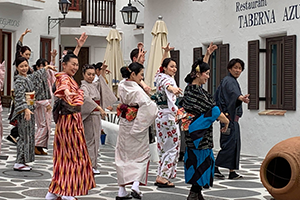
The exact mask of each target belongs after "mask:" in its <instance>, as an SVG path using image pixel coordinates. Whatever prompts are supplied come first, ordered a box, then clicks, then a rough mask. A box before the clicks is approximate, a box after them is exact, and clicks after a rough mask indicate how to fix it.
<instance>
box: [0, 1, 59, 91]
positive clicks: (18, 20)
mask: <svg viewBox="0 0 300 200" xmlns="http://www.w3.org/2000/svg"><path fill="white" fill-rule="evenodd" d="M19 3H20V4H19V5H17V4H9V3H7V4H4V5H3V4H0V18H1V20H0V28H1V29H3V31H5V32H11V33H12V50H11V55H12V58H11V59H12V62H13V61H14V59H15V51H16V49H15V46H16V43H17V41H18V39H19V37H20V36H21V34H22V33H23V32H24V31H25V30H26V28H29V29H31V31H32V32H31V33H28V34H27V35H26V36H25V37H24V40H23V44H24V45H27V46H29V47H30V48H31V50H32V54H31V57H30V60H29V63H30V65H33V64H35V62H36V60H37V59H39V58H40V38H49V39H52V49H53V48H55V49H58V43H59V37H58V35H59V33H58V26H57V27H55V28H53V29H51V32H50V34H49V35H48V16H51V17H52V18H58V17H62V16H61V14H60V11H59V9H58V3H57V1H45V2H36V1H26V2H23V1H22V2H19ZM3 20H5V22H8V21H11V20H12V21H14V23H5V22H3ZM56 62H58V58H57V61H56ZM9 67H10V66H9ZM11 70H12V71H14V70H15V67H12V66H11ZM11 76H12V79H11V80H12V85H11V86H12V87H13V73H11Z"/></svg>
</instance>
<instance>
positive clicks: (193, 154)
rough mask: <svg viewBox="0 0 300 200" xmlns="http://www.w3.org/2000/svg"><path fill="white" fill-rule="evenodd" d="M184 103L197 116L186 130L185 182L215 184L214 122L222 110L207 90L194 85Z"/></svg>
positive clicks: (189, 111) (182, 104) (186, 108)
mask: <svg viewBox="0 0 300 200" xmlns="http://www.w3.org/2000/svg"><path fill="white" fill-rule="evenodd" d="M181 106H182V107H183V108H184V109H185V111H186V112H188V113H190V114H192V115H194V117H193V118H192V119H191V120H192V121H191V123H190V125H189V127H188V131H184V133H185V139H186V145H187V147H186V151H185V155H184V171H185V182H186V183H189V184H192V185H199V186H202V187H203V186H206V187H207V186H212V185H213V177H214V167H215V159H214V155H213V151H212V148H213V131H212V124H213V122H214V121H215V120H216V119H217V118H218V117H219V116H220V114H221V111H220V109H219V108H218V107H217V106H216V105H215V103H214V100H213V98H212V96H211V95H210V94H209V93H208V92H207V91H205V90H204V89H203V88H202V87H201V86H199V85H192V84H190V85H188V86H187V87H186V89H185V92H184V97H183V100H182V101H181Z"/></svg>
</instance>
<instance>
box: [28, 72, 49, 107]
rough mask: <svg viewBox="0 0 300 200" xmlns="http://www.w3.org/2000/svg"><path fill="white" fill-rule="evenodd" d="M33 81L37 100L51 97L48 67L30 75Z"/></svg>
mask: <svg viewBox="0 0 300 200" xmlns="http://www.w3.org/2000/svg"><path fill="white" fill-rule="evenodd" d="M28 78H29V79H30V80H31V81H32V83H33V85H34V91H35V99H36V100H37V101H41V100H46V99H51V93H50V89H49V85H48V80H47V78H48V73H47V71H46V69H44V68H42V69H40V70H37V71H35V72H33V74H30V75H28Z"/></svg>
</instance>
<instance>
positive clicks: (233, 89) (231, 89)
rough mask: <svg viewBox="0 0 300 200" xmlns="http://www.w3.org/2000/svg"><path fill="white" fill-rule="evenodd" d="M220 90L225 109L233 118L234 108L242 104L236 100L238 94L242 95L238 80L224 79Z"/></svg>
mask: <svg viewBox="0 0 300 200" xmlns="http://www.w3.org/2000/svg"><path fill="white" fill-rule="evenodd" d="M221 90H222V95H223V98H224V99H223V101H224V102H225V105H226V108H227V109H226V111H227V112H228V113H229V115H230V116H231V118H232V119H233V118H234V117H235V109H236V108H237V107H238V106H240V105H241V104H242V102H241V101H240V100H238V98H239V96H240V95H242V93H241V90H240V87H239V85H238V82H237V81H236V80H234V79H227V80H226V81H224V83H223V85H222V88H221ZM226 111H225V112H226Z"/></svg>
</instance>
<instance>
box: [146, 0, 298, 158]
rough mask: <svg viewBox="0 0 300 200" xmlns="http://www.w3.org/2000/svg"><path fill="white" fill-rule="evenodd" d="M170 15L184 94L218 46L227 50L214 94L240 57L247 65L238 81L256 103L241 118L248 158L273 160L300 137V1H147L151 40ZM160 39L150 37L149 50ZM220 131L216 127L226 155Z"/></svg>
mask: <svg viewBox="0 0 300 200" xmlns="http://www.w3.org/2000/svg"><path fill="white" fill-rule="evenodd" d="M159 15H161V16H163V20H164V21H165V23H166V25H167V28H168V31H169V34H168V41H169V42H170V43H171V46H174V47H175V49H176V50H179V52H180V62H179V66H180V69H179V71H180V75H179V80H180V81H179V82H180V87H181V88H182V89H184V87H185V85H186V84H185V83H184V78H185V76H186V75H187V74H188V73H189V72H190V70H191V66H192V63H193V61H194V60H195V59H196V58H197V57H199V56H200V55H201V54H204V53H205V51H206V48H207V46H208V45H209V43H210V42H214V43H215V44H217V45H218V47H219V49H218V50H217V51H216V52H215V53H214V55H212V58H211V59H210V63H209V64H210V66H211V78H210V81H209V83H208V84H206V86H205V87H206V88H207V89H208V90H209V91H210V92H211V93H214V91H215V89H216V87H217V86H218V83H219V82H220V80H221V79H222V77H224V76H225V75H226V74H227V71H226V67H227V63H228V61H229V60H230V59H232V58H240V59H242V60H243V61H244V62H245V70H244V72H243V73H242V74H241V76H240V78H239V79H238V81H239V83H240V85H241V90H242V93H243V94H247V93H250V99H251V104H250V105H249V107H248V105H244V106H243V109H244V114H243V117H242V118H241V119H240V126H241V136H242V152H243V153H246V154H252V155H258V156H265V155H266V154H267V152H268V151H269V150H270V148H272V147H273V146H274V145H275V144H277V143H278V142H280V141H282V140H284V139H287V138H290V137H295V136H299V133H298V124H299V121H300V111H299V109H300V107H299V105H300V104H299V103H300V102H299V101H300V95H299V94H300V93H299V92H298V91H299V88H300V87H297V86H298V85H299V84H300V80H299V79H298V77H299V75H298V74H299V73H300V70H298V66H300V61H299V60H298V59H296V58H298V57H300V51H298V48H300V42H299V41H300V40H299V37H300V34H299V25H300V2H299V1H297V0H289V1H280V0H272V1H271V0H259V1H246V0H238V1H237V0H226V1H217V0H207V1H204V2H201V1H192V0H185V1H182V0H145V13H144V19H145V30H144V31H145V33H150V32H151V29H152V27H153V25H154V23H155V21H156V20H157V16H159ZM151 40H152V36H151V35H150V34H145V37H144V41H145V44H146V46H147V45H148V44H151ZM218 128H219V125H218V123H215V125H214V142H215V148H216V149H218V148H219V131H218Z"/></svg>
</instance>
